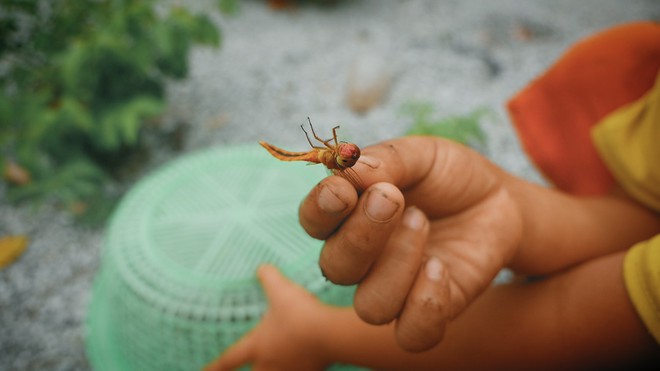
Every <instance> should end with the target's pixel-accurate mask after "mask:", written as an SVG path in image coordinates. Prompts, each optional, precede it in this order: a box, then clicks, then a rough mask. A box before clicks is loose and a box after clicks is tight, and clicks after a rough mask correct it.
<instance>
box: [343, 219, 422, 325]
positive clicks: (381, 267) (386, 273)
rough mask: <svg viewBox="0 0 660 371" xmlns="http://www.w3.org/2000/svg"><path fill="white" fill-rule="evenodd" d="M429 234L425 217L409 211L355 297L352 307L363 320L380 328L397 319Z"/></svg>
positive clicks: (415, 276) (412, 281)
mask: <svg viewBox="0 0 660 371" xmlns="http://www.w3.org/2000/svg"><path fill="white" fill-rule="evenodd" d="M428 233H429V222H428V219H426V216H425V215H424V213H423V212H422V211H421V210H419V209H418V208H416V207H414V206H413V207H408V208H407V209H406V210H405V211H404V213H403V217H402V222H401V223H400V224H399V226H398V227H397V229H396V230H395V231H394V232H393V233H392V236H391V237H390V239H389V240H388V241H387V245H386V246H385V249H384V251H383V253H382V254H381V255H380V256H379V257H378V259H377V260H376V262H375V263H374V265H373V266H372V267H371V269H370V271H369V275H368V276H367V277H366V278H365V279H364V280H363V281H362V282H361V283H360V286H359V287H358V289H357V291H356V293H355V301H354V303H353V306H354V307H355V311H356V313H357V314H358V316H359V317H360V318H362V320H364V321H365V322H367V323H371V324H374V325H382V324H385V323H388V322H390V321H392V320H394V318H396V316H398V315H399V313H400V312H401V309H402V308H403V305H404V303H405V301H406V297H407V296H408V293H409V292H410V290H411V288H412V286H413V283H414V282H415V279H416V278H417V272H419V269H420V266H421V265H422V257H423V254H424V247H425V245H426V240H427V237H428Z"/></svg>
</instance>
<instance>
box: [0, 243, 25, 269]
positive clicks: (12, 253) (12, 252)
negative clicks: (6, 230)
mask: <svg viewBox="0 0 660 371" xmlns="http://www.w3.org/2000/svg"><path fill="white" fill-rule="evenodd" d="M27 244H28V238H27V237H26V236H22V235H18V236H4V237H0V269H1V268H4V267H6V266H8V265H9V264H11V263H12V262H13V261H14V260H16V258H18V257H19V256H20V255H21V254H22V253H23V250H25V247H27Z"/></svg>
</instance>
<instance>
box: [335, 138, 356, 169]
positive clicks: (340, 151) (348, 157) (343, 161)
mask: <svg viewBox="0 0 660 371" xmlns="http://www.w3.org/2000/svg"><path fill="white" fill-rule="evenodd" d="M359 158H360V147H358V146H357V145H355V144H353V143H339V145H338V146H337V157H336V159H335V160H336V161H337V165H339V167H340V168H341V169H345V168H349V167H351V166H353V165H355V163H356V162H357V160H358V159H359Z"/></svg>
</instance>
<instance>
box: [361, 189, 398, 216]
mask: <svg viewBox="0 0 660 371" xmlns="http://www.w3.org/2000/svg"><path fill="white" fill-rule="evenodd" d="M367 197H368V198H367V203H366V206H365V212H366V213H367V216H368V217H369V219H371V220H373V221H376V222H385V221H387V220H389V219H391V218H392V217H393V216H394V213H396V211H397V210H398V209H399V204H397V203H396V202H394V201H392V200H390V199H389V198H388V197H387V195H385V194H384V193H382V192H381V191H379V190H373V191H371V192H370V193H369V196H367Z"/></svg>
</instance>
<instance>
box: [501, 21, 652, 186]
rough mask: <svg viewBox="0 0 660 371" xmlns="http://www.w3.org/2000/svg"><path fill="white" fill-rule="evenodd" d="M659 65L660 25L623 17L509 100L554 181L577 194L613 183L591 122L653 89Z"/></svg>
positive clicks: (528, 147)
mask: <svg viewBox="0 0 660 371" xmlns="http://www.w3.org/2000/svg"><path fill="white" fill-rule="evenodd" d="M659 68H660V24H658V23H655V22H637V23H630V24H625V25H621V26H618V27H614V28H612V29H609V30H606V31H603V32H601V33H599V34H596V35H594V36H592V37H589V38H587V39H584V40H583V41H581V42H578V43H577V44H575V45H574V46H573V47H572V48H571V49H569V50H568V51H567V52H566V53H565V54H564V55H563V56H562V57H561V58H560V59H559V61H557V62H556V63H555V64H554V65H553V66H552V67H551V68H550V69H549V70H548V71H547V72H545V73H544V74H543V75H541V76H540V77H538V78H537V79H536V80H534V81H533V82H531V83H530V85H529V86H527V87H526V88H524V89H523V90H522V91H520V92H519V93H518V94H516V95H515V96H514V97H513V98H512V99H511V100H510V101H509V102H508V107H507V108H508V110H509V114H510V116H511V119H512V121H513V123H514V125H515V127H516V130H517V132H518V135H519V137H520V140H521V142H522V144H523V147H524V148H525V151H526V152H527V154H528V155H529V156H530V157H531V159H532V161H533V162H534V163H535V164H536V166H537V167H538V168H539V170H540V171H541V172H543V174H544V175H545V176H546V177H547V178H548V180H549V181H550V182H552V183H553V184H554V185H555V186H556V187H557V188H559V189H562V190H564V191H566V192H569V193H572V194H577V195H598V194H603V193H605V192H607V191H608V190H609V189H610V188H611V187H612V186H613V185H614V184H615V180H614V178H613V176H612V175H611V174H610V172H609V171H608V169H607V168H606V166H605V165H604V163H603V161H602V160H601V158H600V156H599V154H598V152H597V151H596V148H595V146H594V144H593V142H592V140H591V136H590V131H591V128H592V126H593V125H595V124H596V123H597V122H598V121H600V120H601V119H602V118H603V117H605V116H606V115H608V114H609V113H610V112H612V111H614V110H615V109H617V108H619V107H621V106H623V105H625V104H628V103H630V102H633V101H635V100H637V99H639V98H640V97H641V96H642V95H643V94H644V93H645V92H647V91H648V90H649V89H650V88H651V87H652V86H653V83H654V80H655V76H656V73H657V72H658V69H659Z"/></svg>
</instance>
